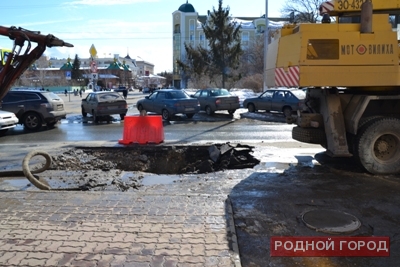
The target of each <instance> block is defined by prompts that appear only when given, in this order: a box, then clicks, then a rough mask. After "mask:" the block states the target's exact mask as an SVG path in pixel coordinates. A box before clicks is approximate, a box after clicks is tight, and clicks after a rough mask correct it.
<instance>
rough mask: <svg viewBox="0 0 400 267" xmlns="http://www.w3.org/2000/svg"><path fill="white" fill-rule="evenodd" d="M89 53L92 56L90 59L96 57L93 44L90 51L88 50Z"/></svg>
mask: <svg viewBox="0 0 400 267" xmlns="http://www.w3.org/2000/svg"><path fill="white" fill-rule="evenodd" d="M89 53H90V55H91V56H92V58H95V57H96V55H97V50H96V48H95V47H94V45H93V44H92V46H91V47H90V49H89Z"/></svg>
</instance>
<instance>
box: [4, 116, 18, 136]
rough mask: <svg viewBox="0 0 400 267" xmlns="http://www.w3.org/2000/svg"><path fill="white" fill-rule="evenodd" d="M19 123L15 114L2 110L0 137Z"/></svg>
mask: <svg viewBox="0 0 400 267" xmlns="http://www.w3.org/2000/svg"><path fill="white" fill-rule="evenodd" d="M17 123H18V118H17V116H15V114H14V113H12V112H8V111H4V110H0V136H3V135H5V134H6V132H7V131H8V129H11V128H14V127H15V126H16V125H17Z"/></svg>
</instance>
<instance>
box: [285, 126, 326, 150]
mask: <svg viewBox="0 0 400 267" xmlns="http://www.w3.org/2000/svg"><path fill="white" fill-rule="evenodd" d="M292 138H293V139H294V140H297V141H299V142H303V143H309V144H318V145H321V146H323V147H326V135H325V131H324V129H322V128H301V127H299V126H296V127H293V130H292Z"/></svg>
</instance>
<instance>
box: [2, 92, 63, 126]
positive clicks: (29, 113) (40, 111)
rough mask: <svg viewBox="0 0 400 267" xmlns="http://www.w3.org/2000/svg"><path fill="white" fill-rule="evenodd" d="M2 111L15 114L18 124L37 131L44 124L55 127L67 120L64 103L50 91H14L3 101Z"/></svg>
mask: <svg viewBox="0 0 400 267" xmlns="http://www.w3.org/2000/svg"><path fill="white" fill-rule="evenodd" d="M1 109H2V110H5V111H9V112H12V113H14V114H15V115H16V116H17V118H18V123H20V124H23V125H24V127H25V128H26V129H28V130H33V131H37V130H39V129H40V128H41V127H42V126H43V124H44V123H45V124H47V126H50V127H53V126H54V125H55V124H56V123H57V122H58V121H60V120H61V119H63V118H65V116H66V114H67V112H66V111H65V109H64V101H63V100H62V99H61V98H60V97H59V96H58V95H56V94H54V93H52V92H48V91H36V90H15V91H14V90H12V91H9V92H8V93H7V94H6V95H5V97H4V98H3V99H2V101H1Z"/></svg>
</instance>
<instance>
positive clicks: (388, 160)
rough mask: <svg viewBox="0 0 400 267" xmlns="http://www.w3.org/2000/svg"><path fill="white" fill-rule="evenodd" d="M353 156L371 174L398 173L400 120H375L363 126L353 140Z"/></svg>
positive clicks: (399, 169)
mask: <svg viewBox="0 0 400 267" xmlns="http://www.w3.org/2000/svg"><path fill="white" fill-rule="evenodd" d="M354 148H355V150H356V151H355V153H354V154H355V156H356V158H357V160H358V161H359V162H360V164H361V165H362V167H364V168H365V170H367V171H368V172H370V173H373V174H394V173H399V172H400V119H397V118H388V117H385V118H376V119H374V120H371V121H369V122H368V123H366V124H364V126H363V127H362V128H360V129H359V131H358V133H357V135H356V138H355V144H354Z"/></svg>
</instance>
